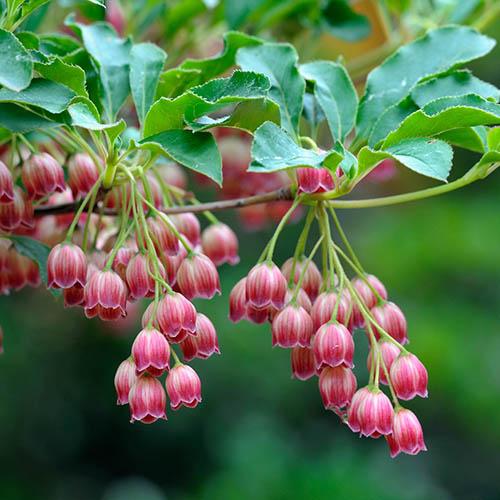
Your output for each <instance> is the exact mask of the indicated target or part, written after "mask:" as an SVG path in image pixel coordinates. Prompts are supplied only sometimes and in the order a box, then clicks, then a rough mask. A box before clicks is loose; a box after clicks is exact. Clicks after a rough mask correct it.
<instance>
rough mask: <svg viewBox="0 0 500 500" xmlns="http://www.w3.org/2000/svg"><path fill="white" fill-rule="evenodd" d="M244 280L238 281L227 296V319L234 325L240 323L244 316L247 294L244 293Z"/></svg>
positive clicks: (245, 280)
mask: <svg viewBox="0 0 500 500" xmlns="http://www.w3.org/2000/svg"><path fill="white" fill-rule="evenodd" d="M246 282H247V279H246V278H242V279H240V281H238V283H236V285H234V287H233V289H232V290H231V293H230V294H229V319H230V320H231V321H233V322H234V323H236V322H238V321H240V320H241V319H243V318H244V317H245V316H246V306H247V293H246V286H247V285H246Z"/></svg>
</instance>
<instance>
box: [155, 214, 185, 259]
mask: <svg viewBox="0 0 500 500" xmlns="http://www.w3.org/2000/svg"><path fill="white" fill-rule="evenodd" d="M147 224H148V230H149V234H150V236H151V239H152V240H153V244H154V247H155V250H156V253H157V254H158V255H159V256H160V255H163V254H167V255H170V256H173V255H177V254H178V253H179V240H178V239H177V236H176V235H175V234H174V233H173V231H172V229H170V228H169V227H168V225H167V224H166V223H165V221H163V219H161V218H159V217H158V218H154V217H149V218H148V220H147Z"/></svg>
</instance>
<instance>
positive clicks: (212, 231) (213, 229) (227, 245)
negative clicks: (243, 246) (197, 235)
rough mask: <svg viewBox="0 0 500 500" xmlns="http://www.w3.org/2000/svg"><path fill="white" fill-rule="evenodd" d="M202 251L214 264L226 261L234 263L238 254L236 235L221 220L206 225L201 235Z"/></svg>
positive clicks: (237, 259) (238, 259) (218, 264)
mask: <svg viewBox="0 0 500 500" xmlns="http://www.w3.org/2000/svg"><path fill="white" fill-rule="evenodd" d="M201 246H202V248H203V252H204V253H205V255H206V256H207V257H209V258H210V259H211V260H212V262H213V263H214V264H215V265H216V266H220V265H222V264H225V263H226V262H227V263H229V264H231V265H233V266H234V265H235V264H238V262H239V261H240V258H239V256H238V237H237V236H236V234H235V233H234V231H233V230H232V229H231V228H230V227H229V226H228V225H227V224H223V223H221V222H219V223H217V224H212V225H210V226H208V227H207V228H206V229H205V230H204V231H203V233H202V235H201Z"/></svg>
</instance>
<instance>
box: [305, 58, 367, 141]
mask: <svg viewBox="0 0 500 500" xmlns="http://www.w3.org/2000/svg"><path fill="white" fill-rule="evenodd" d="M299 70H300V73H301V74H302V76H303V77H304V78H305V79H306V80H311V81H313V82H314V95H315V97H316V100H317V102H318V103H319V105H320V106H321V109H322V110H323V113H324V114H325V116H326V119H327V121H328V126H329V127H330V132H331V134H332V137H333V138H334V139H336V140H340V141H343V140H344V138H345V136H346V135H347V134H348V133H349V132H350V131H351V130H352V128H353V127H354V122H355V119H356V112H357V110H358V96H357V94H356V90H355V88H354V85H353V84H352V81H351V79H350V78H349V75H348V74H347V71H346V70H345V68H344V67H343V66H342V65H340V64H337V63H334V62H331V61H317V62H312V63H308V64H302V65H301V66H300V68H299Z"/></svg>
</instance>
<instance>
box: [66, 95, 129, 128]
mask: <svg viewBox="0 0 500 500" xmlns="http://www.w3.org/2000/svg"><path fill="white" fill-rule="evenodd" d="M68 113H69V115H70V117H71V124H72V125H73V126H75V127H80V128H84V129H87V130H107V129H108V130H109V129H113V128H114V127H116V126H118V125H119V124H120V127H121V126H122V125H121V122H123V120H120V121H119V122H115V123H101V121H100V118H99V112H98V111H97V108H96V107H95V105H94V103H93V102H92V101H90V100H89V99H86V98H78V99H74V100H73V102H72V103H71V104H70V106H69V107H68ZM123 128H125V127H123Z"/></svg>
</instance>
